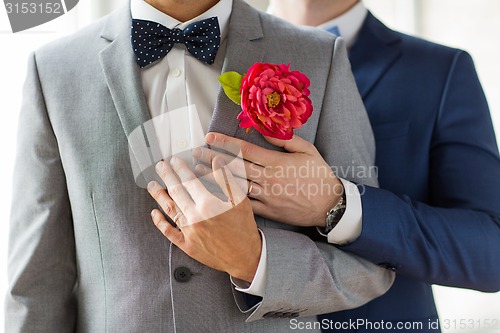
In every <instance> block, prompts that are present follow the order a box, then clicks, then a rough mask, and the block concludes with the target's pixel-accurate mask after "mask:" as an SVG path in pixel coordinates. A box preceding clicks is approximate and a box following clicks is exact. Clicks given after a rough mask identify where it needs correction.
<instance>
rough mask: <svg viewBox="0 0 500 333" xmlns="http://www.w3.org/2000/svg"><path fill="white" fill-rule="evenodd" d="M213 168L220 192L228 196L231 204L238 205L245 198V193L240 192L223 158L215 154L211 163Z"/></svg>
mask: <svg viewBox="0 0 500 333" xmlns="http://www.w3.org/2000/svg"><path fill="white" fill-rule="evenodd" d="M212 168H213V169H214V179H215V182H216V183H217V185H219V187H220V188H221V190H222V192H224V194H225V195H226V196H227V197H228V199H229V201H230V202H231V203H232V205H233V206H236V205H238V204H239V203H240V202H242V201H243V200H244V199H245V198H246V193H244V192H242V191H241V189H240V188H239V187H238V184H237V183H236V180H235V178H234V176H233V175H232V174H231V171H230V170H229V168H228V167H227V166H226V163H225V162H224V159H223V158H222V157H220V156H216V157H215V158H214V160H213V163H212Z"/></svg>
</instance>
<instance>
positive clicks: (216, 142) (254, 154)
mask: <svg viewBox="0 0 500 333" xmlns="http://www.w3.org/2000/svg"><path fill="white" fill-rule="evenodd" d="M205 141H206V143H207V144H209V145H211V146H214V147H216V148H219V149H223V150H225V151H228V152H231V153H232V154H234V155H236V156H239V157H242V158H244V159H245V160H247V161H250V162H253V163H255V164H259V165H268V164H269V163H271V164H275V162H277V159H279V158H280V156H279V154H277V152H276V151H273V150H269V149H265V148H262V147H259V146H257V145H254V144H252V143H250V142H247V141H244V140H240V139H236V138H233V137H230V136H227V135H224V134H220V133H214V132H211V133H208V134H207V135H206V136H205Z"/></svg>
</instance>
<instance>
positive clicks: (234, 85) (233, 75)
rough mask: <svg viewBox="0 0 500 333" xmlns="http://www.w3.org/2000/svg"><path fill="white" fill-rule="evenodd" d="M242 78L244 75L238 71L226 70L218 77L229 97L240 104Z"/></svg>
mask: <svg viewBox="0 0 500 333" xmlns="http://www.w3.org/2000/svg"><path fill="white" fill-rule="evenodd" d="M242 79H243V75H241V74H240V73H237V72H226V73H224V74H222V75H221V76H219V79H218V80H219V82H220V84H221V85H222V89H224V92H225V93H226V95H227V97H229V99H230V100H232V101H233V102H235V103H236V104H238V105H240V104H241V94H240V88H241V80H242Z"/></svg>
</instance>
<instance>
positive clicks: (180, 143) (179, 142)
mask: <svg viewBox="0 0 500 333" xmlns="http://www.w3.org/2000/svg"><path fill="white" fill-rule="evenodd" d="M176 144H177V148H179V149H186V147H187V141H186V140H184V139H179V140H177V142H176Z"/></svg>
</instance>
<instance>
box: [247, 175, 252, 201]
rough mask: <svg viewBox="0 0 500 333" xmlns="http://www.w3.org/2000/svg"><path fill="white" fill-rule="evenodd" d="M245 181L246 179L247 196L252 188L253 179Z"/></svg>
mask: <svg viewBox="0 0 500 333" xmlns="http://www.w3.org/2000/svg"><path fill="white" fill-rule="evenodd" d="M247 181H248V191H247V197H248V196H249V195H250V194H251V193H252V190H253V181H251V180H250V179H247Z"/></svg>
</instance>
